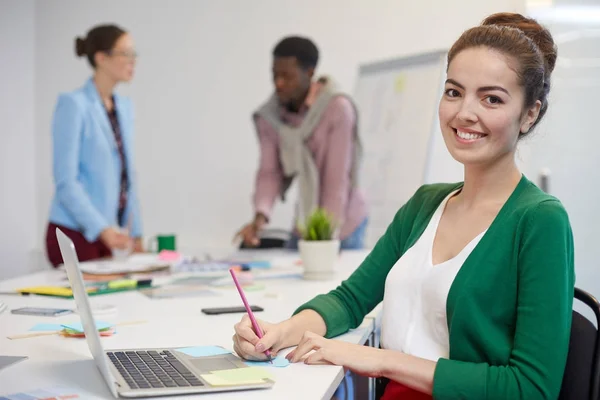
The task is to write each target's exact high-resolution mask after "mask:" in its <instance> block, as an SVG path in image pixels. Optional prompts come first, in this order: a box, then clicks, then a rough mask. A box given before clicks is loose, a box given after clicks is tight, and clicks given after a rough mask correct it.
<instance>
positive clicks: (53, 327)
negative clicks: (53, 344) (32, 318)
mask: <svg viewBox="0 0 600 400" xmlns="http://www.w3.org/2000/svg"><path fill="white" fill-rule="evenodd" d="M62 328H63V327H62V325H61V324H37V325H35V326H34V327H32V328H31V329H29V330H30V331H62Z"/></svg>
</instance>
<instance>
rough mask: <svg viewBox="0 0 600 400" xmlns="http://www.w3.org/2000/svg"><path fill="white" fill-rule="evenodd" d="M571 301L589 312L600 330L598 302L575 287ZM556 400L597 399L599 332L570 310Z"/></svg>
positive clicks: (598, 383) (599, 362) (598, 388)
mask: <svg viewBox="0 0 600 400" xmlns="http://www.w3.org/2000/svg"><path fill="white" fill-rule="evenodd" d="M575 299H577V300H579V301H581V302H583V303H585V304H586V305H587V306H588V307H589V308H591V309H592V311H593V312H594V314H595V316H596V326H598V327H600V303H599V302H598V300H596V298H595V297H594V296H592V295H591V294H589V293H588V292H586V291H583V290H581V289H578V288H575ZM558 399H559V400H586V399H590V400H599V399H600V331H599V330H598V329H597V328H596V327H595V326H594V324H593V323H592V322H591V321H590V320H588V319H587V318H585V317H584V316H583V315H581V314H579V313H578V312H577V311H573V322H572V324H571V338H570V340H569V354H568V356H567V365H566V367H565V373H564V375H563V381H562V386H561V389H560V395H559V396H558Z"/></svg>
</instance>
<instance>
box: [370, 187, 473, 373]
mask: <svg viewBox="0 0 600 400" xmlns="http://www.w3.org/2000/svg"><path fill="white" fill-rule="evenodd" d="M456 192H458V190H457V191H454V192H452V193H450V194H449V195H448V196H447V197H446V198H445V199H444V201H442V203H441V204H440V205H439V207H438V209H437V210H436V212H435V213H434V215H433V216H432V218H431V221H430V222H429V224H428V225H427V228H426V229H425V231H424V232H423V234H422V235H421V237H420V238H419V239H418V240H417V242H416V243H415V244H414V245H413V246H412V247H411V248H410V249H408V250H407V251H406V252H405V253H404V254H403V255H402V257H400V259H399V260H398V261H397V262H396V264H395V265H394V266H393V267H392V269H391V270H390V272H389V273H388V276H387V278H386V281H385V292H384V295H383V317H382V325H381V346H382V348H385V349H391V350H398V351H402V352H404V353H406V354H411V355H414V356H417V357H421V358H425V359H428V360H432V361H437V360H438V359H439V358H441V357H443V358H447V357H448V352H449V338H448V325H447V320H446V298H447V297H448V292H449V291H450V286H451V285H452V282H453V281H454V278H455V277H456V274H457V273H458V271H459V270H460V267H461V266H462V265H463V263H464V262H465V260H466V259H467V257H468V256H469V254H471V251H473V249H474V248H475V246H477V244H478V243H479V240H480V239H481V238H482V237H483V235H484V234H485V231H483V232H481V233H480V234H479V235H477V236H476V237H475V238H474V239H473V240H471V242H469V244H467V245H466V246H465V247H464V248H463V249H462V251H461V252H460V253H459V254H458V255H456V257H454V258H452V259H450V260H447V261H445V262H443V263H440V264H437V265H435V266H434V265H433V261H432V249H433V240H434V238H435V234H436V232H437V228H438V225H439V223H440V219H441V217H442V213H443V212H444V209H445V207H446V203H447V202H448V199H450V197H452V196H453V195H454V194H455V193H456Z"/></svg>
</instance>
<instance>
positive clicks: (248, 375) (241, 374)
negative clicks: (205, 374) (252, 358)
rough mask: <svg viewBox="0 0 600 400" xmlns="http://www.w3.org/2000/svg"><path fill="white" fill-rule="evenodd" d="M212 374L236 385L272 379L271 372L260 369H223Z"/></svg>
mask: <svg viewBox="0 0 600 400" xmlns="http://www.w3.org/2000/svg"><path fill="white" fill-rule="evenodd" d="M211 374H213V375H217V376H218V377H219V378H222V379H224V380H226V381H229V382H235V383H239V382H244V381H255V380H261V379H272V376H271V374H270V373H269V371H267V370H266V369H264V368H260V367H247V368H234V369H222V370H219V371H211Z"/></svg>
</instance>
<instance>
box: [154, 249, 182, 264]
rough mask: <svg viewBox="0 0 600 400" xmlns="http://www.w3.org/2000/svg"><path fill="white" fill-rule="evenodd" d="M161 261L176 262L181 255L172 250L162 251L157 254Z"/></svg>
mask: <svg viewBox="0 0 600 400" xmlns="http://www.w3.org/2000/svg"><path fill="white" fill-rule="evenodd" d="M158 258H159V259H160V260H161V261H177V260H179V259H180V258H181V254H180V253H179V252H177V251H173V250H163V251H161V252H160V253H159V254H158Z"/></svg>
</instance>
